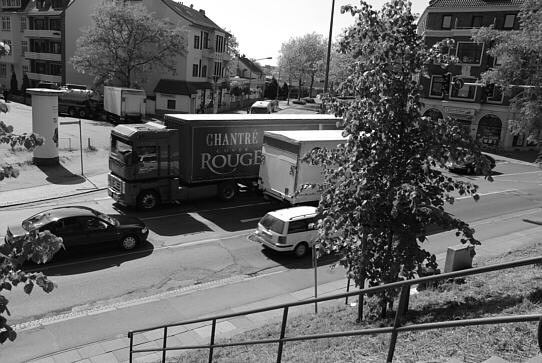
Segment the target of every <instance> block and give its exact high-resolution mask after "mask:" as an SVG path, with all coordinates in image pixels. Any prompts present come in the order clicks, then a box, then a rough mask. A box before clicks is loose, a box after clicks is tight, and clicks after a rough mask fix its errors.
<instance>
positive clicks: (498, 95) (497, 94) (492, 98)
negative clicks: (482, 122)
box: [486, 86, 504, 103]
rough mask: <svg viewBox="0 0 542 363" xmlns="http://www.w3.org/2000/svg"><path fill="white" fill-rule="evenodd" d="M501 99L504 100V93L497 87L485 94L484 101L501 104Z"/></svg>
mask: <svg viewBox="0 0 542 363" xmlns="http://www.w3.org/2000/svg"><path fill="white" fill-rule="evenodd" d="M503 98H504V92H503V91H502V88H501V87H498V86H494V87H493V92H491V93H487V98H486V101H487V102H488V103H502V100H503Z"/></svg>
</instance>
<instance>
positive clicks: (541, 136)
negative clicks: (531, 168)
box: [535, 129, 542, 168]
mask: <svg viewBox="0 0 542 363" xmlns="http://www.w3.org/2000/svg"><path fill="white" fill-rule="evenodd" d="M535 163H537V164H538V166H539V167H541V168H542V129H541V130H538V155H537V156H536V160H535Z"/></svg>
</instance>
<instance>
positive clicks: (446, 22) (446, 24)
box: [441, 15, 452, 29]
mask: <svg viewBox="0 0 542 363" xmlns="http://www.w3.org/2000/svg"><path fill="white" fill-rule="evenodd" d="M441 28H442V29H451V28H452V16H451V15H444V16H443V17H442V27H441Z"/></svg>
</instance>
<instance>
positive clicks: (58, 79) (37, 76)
mask: <svg viewBox="0 0 542 363" xmlns="http://www.w3.org/2000/svg"><path fill="white" fill-rule="evenodd" d="M26 75H27V76H28V78H29V79H31V80H34V81H43V82H54V83H62V76H54V75H51V74H42V73H31V72H27V73H26Z"/></svg>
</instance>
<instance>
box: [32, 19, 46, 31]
mask: <svg viewBox="0 0 542 363" xmlns="http://www.w3.org/2000/svg"><path fill="white" fill-rule="evenodd" d="M34 30H46V28H45V20H44V19H34Z"/></svg>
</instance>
